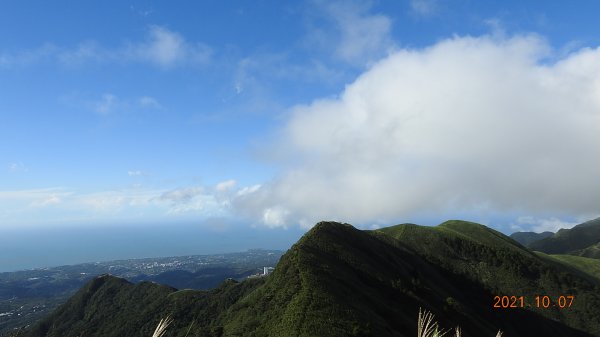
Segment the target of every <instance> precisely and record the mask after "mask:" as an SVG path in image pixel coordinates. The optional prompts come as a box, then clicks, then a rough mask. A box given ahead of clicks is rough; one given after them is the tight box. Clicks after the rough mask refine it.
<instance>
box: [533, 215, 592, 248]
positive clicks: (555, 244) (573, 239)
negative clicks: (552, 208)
mask: <svg viewBox="0 0 600 337" xmlns="http://www.w3.org/2000/svg"><path fill="white" fill-rule="evenodd" d="M528 247H529V248H530V249H531V250H536V251H540V252H543V253H546V254H569V255H577V256H584V257H591V258H600V218H598V219H594V220H590V221H587V222H584V223H582V224H580V225H577V226H575V227H573V228H571V229H561V230H559V231H558V232H557V233H556V234H554V235H552V236H550V237H547V238H545V239H542V240H538V241H534V242H532V243H530V244H529V245H528Z"/></svg>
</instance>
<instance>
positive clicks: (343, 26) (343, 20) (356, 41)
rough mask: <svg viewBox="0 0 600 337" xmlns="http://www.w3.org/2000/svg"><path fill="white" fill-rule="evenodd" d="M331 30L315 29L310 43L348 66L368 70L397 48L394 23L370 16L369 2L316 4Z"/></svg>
mask: <svg viewBox="0 0 600 337" xmlns="http://www.w3.org/2000/svg"><path fill="white" fill-rule="evenodd" d="M315 5H316V6H317V8H318V9H320V11H321V13H322V14H323V15H324V18H325V19H326V20H327V21H329V22H330V24H331V27H332V29H323V28H322V27H317V26H313V27H312V28H311V30H310V33H309V37H308V41H309V42H310V43H311V44H316V45H318V46H319V47H320V48H322V49H324V50H330V51H331V53H332V54H333V56H334V57H335V58H336V59H338V60H341V61H344V62H347V63H349V64H353V65H358V66H365V65H367V64H369V63H370V62H373V61H375V60H377V59H379V58H380V57H381V56H383V55H385V54H387V53H389V52H390V51H392V50H393V49H394V48H395V43H394V41H393V39H392V38H391V26H392V25H391V20H390V18H389V17H387V16H386V15H383V14H377V13H371V4H370V2H358V1H332V2H328V1H316V2H315Z"/></svg>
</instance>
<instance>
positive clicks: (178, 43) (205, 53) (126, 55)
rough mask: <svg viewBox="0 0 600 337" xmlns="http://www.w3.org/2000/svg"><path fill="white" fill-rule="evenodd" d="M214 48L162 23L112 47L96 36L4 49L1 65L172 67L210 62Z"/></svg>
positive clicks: (0, 56)
mask: <svg viewBox="0 0 600 337" xmlns="http://www.w3.org/2000/svg"><path fill="white" fill-rule="evenodd" d="M212 54H213V49H212V48H211V47H210V46H208V45H206V44H204V43H201V42H190V41H187V40H186V39H185V38H184V37H183V36H182V35H181V34H179V33H177V32H175V31H172V30H169V29H168V28H166V27H162V26H150V27H149V28H148V31H147V35H146V38H145V39H144V40H143V41H138V42H129V43H126V44H124V45H122V46H120V47H116V48H109V47H105V46H102V45H101V44H99V43H98V42H96V41H94V40H87V41H83V42H81V43H80V44H79V45H77V46H76V47H66V46H57V45H55V44H51V43H47V44H45V45H43V46H41V47H39V48H33V49H30V50H24V51H17V52H6V51H5V52H0V68H5V69H7V68H12V67H15V66H28V65H35V64H39V63H41V62H56V63H58V64H61V65H64V66H76V67H79V66H84V65H86V64H89V63H96V64H98V63H104V64H110V63H121V64H122V63H147V64H150V65H154V66H158V67H160V68H164V69H168V68H172V67H175V66H197V65H206V64H208V63H209V62H210V61H211V58H212Z"/></svg>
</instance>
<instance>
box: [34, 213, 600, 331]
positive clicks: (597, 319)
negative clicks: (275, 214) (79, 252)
mask: <svg viewBox="0 0 600 337" xmlns="http://www.w3.org/2000/svg"><path fill="white" fill-rule="evenodd" d="M496 295H507V296H512V295H514V296H523V298H524V302H525V303H524V304H525V305H524V306H523V308H520V307H519V308H505V309H503V308H500V309H498V308H496V309H495V308H493V305H494V303H495V301H494V296H496ZM537 295H542V296H543V295H547V296H549V298H550V299H551V302H552V306H551V307H550V308H547V309H544V308H538V307H537V306H536V301H535V296H537ZM567 295H571V296H574V299H575V300H574V301H573V304H572V306H571V307H570V308H564V309H559V308H558V307H557V306H556V305H557V303H558V302H557V300H558V298H559V296H567ZM563 304H564V303H563ZM518 306H520V303H519V304H518ZM419 308H425V309H428V310H430V311H432V312H433V313H435V314H436V317H437V319H439V321H440V323H441V325H442V326H446V327H454V326H456V325H460V326H461V327H462V328H463V330H464V333H463V336H464V337H469V336H495V334H496V331H497V330H498V329H501V330H503V331H504V332H505V335H504V336H507V337H510V336H600V281H599V280H598V279H597V278H594V277H592V276H591V275H588V274H586V273H584V272H574V271H573V270H572V269H569V268H568V267H567V266H565V265H563V264H560V263H555V262H552V261H550V260H549V259H547V258H544V257H540V256H538V255H536V254H534V253H532V252H531V251H529V250H527V249H524V248H523V246H521V245H520V244H518V243H517V242H516V241H514V240H512V239H510V238H509V237H507V236H504V235H503V234H501V233H499V232H496V231H494V230H491V229H489V228H487V227H485V226H482V225H478V224H474V223H469V222H463V221H449V222H446V223H444V224H442V225H440V226H437V227H422V226H417V225H412V224H406V225H398V226H394V227H389V228H384V229H381V230H376V231H360V230H357V229H355V228H354V227H352V226H350V225H347V224H339V223H332V222H324V223H319V224H317V225H316V226H315V227H314V228H313V229H311V230H310V231H309V232H308V233H307V234H306V235H304V236H303V237H302V238H301V239H300V240H299V241H298V242H297V243H296V244H295V245H294V246H293V247H292V248H291V249H290V250H289V251H288V252H287V253H286V254H285V255H284V256H283V257H282V258H281V260H280V262H279V264H278V265H277V267H276V269H275V271H274V272H273V274H271V275H270V276H268V277H265V278H260V279H250V280H246V281H243V282H240V283H237V282H234V281H226V282H225V283H223V284H222V285H221V286H220V287H218V288H217V289H215V290H212V291H177V290H176V289H174V288H170V287H166V286H161V285H158V284H154V283H148V282H142V283H140V284H137V285H133V284H130V283H128V282H126V281H124V280H121V279H118V278H114V277H111V276H103V277H100V278H97V279H95V280H93V281H92V282H90V283H88V284H87V285H86V286H85V287H84V288H82V289H81V290H80V291H79V292H78V293H77V294H76V295H75V296H74V297H73V298H71V299H70V300H69V301H68V302H67V303H66V304H65V305H63V306H62V307H60V308H59V309H58V310H57V311H56V312H54V313H53V314H52V315H51V316H49V317H47V318H46V319H45V320H44V321H43V322H41V323H40V324H38V325H37V326H35V327H34V328H33V329H31V330H30V331H29V332H28V333H27V334H26V336H50V337H52V336H61V337H71V336H72V337H75V336H86V337H92V336H106V337H110V336H115V337H116V336H151V334H152V331H153V329H154V327H155V326H156V324H157V323H158V321H159V319H160V318H164V317H166V316H171V317H172V318H173V319H174V323H173V325H172V326H170V327H169V329H168V331H169V335H170V336H182V337H183V336H185V335H186V333H187V332H188V330H189V331H190V333H189V336H211V337H220V336H265V337H268V336H272V337H280V336H307V337H308V336H327V337H336V336H340V337H342V336H344V337H347V336H377V337H388V336H390V337H391V336H394V337H402V336H411V337H413V336H416V317H417V312H418V310H419Z"/></svg>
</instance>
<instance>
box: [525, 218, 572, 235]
mask: <svg viewBox="0 0 600 337" xmlns="http://www.w3.org/2000/svg"><path fill="white" fill-rule="evenodd" d="M578 224H579V223H578V222H568V221H562V220H560V219H558V218H554V217H551V218H548V219H542V218H536V217H532V216H522V217H519V218H518V219H517V226H516V227H518V228H521V226H522V225H525V226H527V227H528V228H530V229H531V231H533V232H536V233H542V232H546V231H549V232H554V233H556V232H557V231H558V230H559V229H561V228H565V229H570V228H573V227H574V226H576V225H578Z"/></svg>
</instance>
